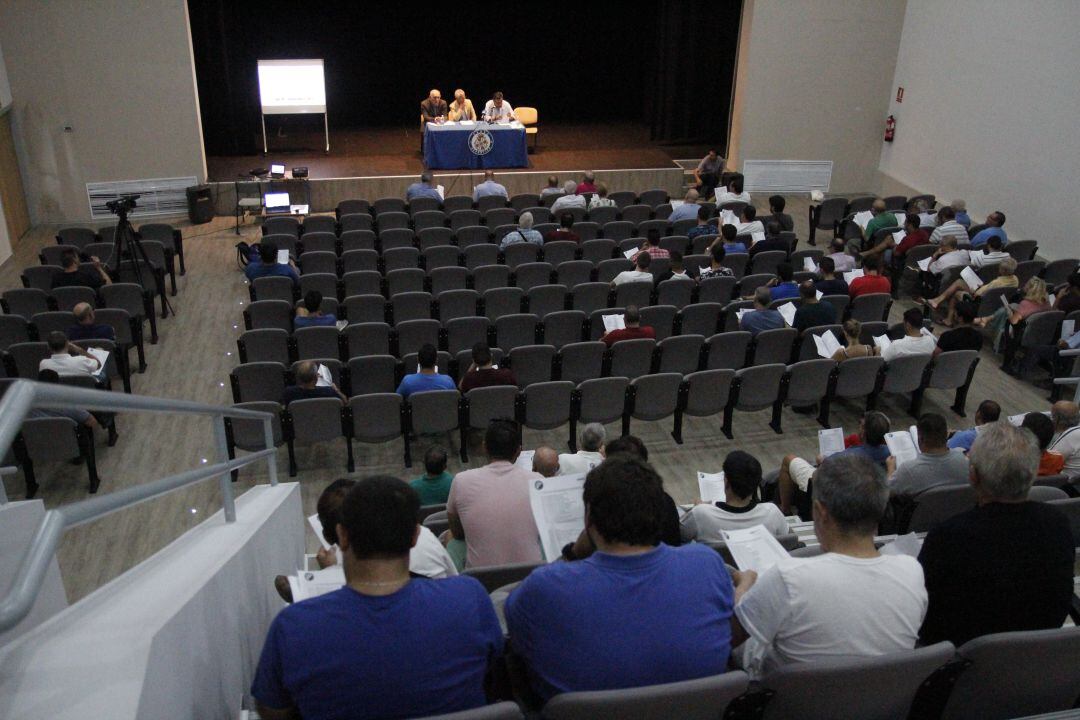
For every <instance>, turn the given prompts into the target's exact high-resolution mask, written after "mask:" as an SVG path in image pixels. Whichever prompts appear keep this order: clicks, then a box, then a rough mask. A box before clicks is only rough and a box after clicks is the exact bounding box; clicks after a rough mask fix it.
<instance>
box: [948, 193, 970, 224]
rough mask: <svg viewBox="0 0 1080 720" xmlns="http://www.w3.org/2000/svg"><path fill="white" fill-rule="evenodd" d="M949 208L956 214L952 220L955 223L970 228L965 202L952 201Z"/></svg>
mask: <svg viewBox="0 0 1080 720" xmlns="http://www.w3.org/2000/svg"><path fill="white" fill-rule="evenodd" d="M949 207H951V208H952V209H953V212H954V213H956V217H955V218H954V219H955V220H956V222H958V223H960V224H961V225H963V226H964V227H965V228H970V227H971V217H970V216H969V215H968V212H967V203H966V202H964V201H963V200H953V201H952V202H951V203H949Z"/></svg>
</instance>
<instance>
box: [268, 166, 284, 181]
mask: <svg viewBox="0 0 1080 720" xmlns="http://www.w3.org/2000/svg"><path fill="white" fill-rule="evenodd" d="M270 176H271V177H276V178H283V177H285V163H270Z"/></svg>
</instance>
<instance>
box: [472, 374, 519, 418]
mask: <svg viewBox="0 0 1080 720" xmlns="http://www.w3.org/2000/svg"><path fill="white" fill-rule="evenodd" d="M517 395H518V389H517V387H516V386H514V385H490V386H487V387H478V388H473V389H472V390H470V391H469V392H467V393H465V396H464V399H465V403H466V406H467V408H468V415H467V417H468V426H469V427H471V428H475V429H486V428H487V426H488V424H489V423H491V421H492V420H495V419H497V418H513V417H514V416H515V415H516V411H515V408H516V403H517Z"/></svg>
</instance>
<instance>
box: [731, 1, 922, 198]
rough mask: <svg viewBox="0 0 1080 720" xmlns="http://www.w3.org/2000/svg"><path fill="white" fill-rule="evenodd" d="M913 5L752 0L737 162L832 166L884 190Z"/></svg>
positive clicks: (744, 45) (850, 181) (746, 20)
mask: <svg viewBox="0 0 1080 720" xmlns="http://www.w3.org/2000/svg"><path fill="white" fill-rule="evenodd" d="M905 5H906V0H744V4H743V25H742V32H741V37H740V41H739V54H738V69H737V71H736V80H735V87H736V95H735V102H734V109H733V114H732V131H731V145H730V148H729V152H728V154H729V156H730V157H731V158H732V160H733V161H734V164H735V166H736V167H742V162H743V161H744V160H746V159H751V160H832V161H833V175H832V186H831V188H830V190H831V192H834V193H850V192H866V191H873V190H876V189H877V187H878V185H879V179H878V175H877V167H878V160H879V156H880V152H881V143H882V140H881V136H882V133H883V131H884V123H885V117H886V115H887V114H888V99H889V88H890V83H891V82H892V77H893V71H894V69H895V66H896V54H897V49H898V47H899V45H900V33H901V30H902V28H903V24H904V8H905Z"/></svg>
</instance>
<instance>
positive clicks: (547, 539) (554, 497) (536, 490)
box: [529, 473, 585, 562]
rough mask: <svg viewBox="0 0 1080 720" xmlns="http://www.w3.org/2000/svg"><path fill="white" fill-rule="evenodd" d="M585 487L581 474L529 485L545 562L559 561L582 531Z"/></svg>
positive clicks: (533, 482) (538, 480)
mask: <svg viewBox="0 0 1080 720" xmlns="http://www.w3.org/2000/svg"><path fill="white" fill-rule="evenodd" d="M584 487H585V474H584V473H580V474H577V475H557V476H555V477H553V478H543V479H537V480H534V481H532V482H531V483H530V485H529V505H530V506H531V507H532V513H533V519H534V520H536V527H537V529H538V530H539V531H540V545H541V547H543V550H544V557H545V558H547V560H548V562H554V561H556V560H558V559H559V558H560V557H562V549H563V546H565V545H566V544H567V543H572V542H574V541H575V540H577V538H578V535H580V534H581V531H582V530H584V529H585V502H584V501H583V500H582V498H581V491H582V489H583V488H584Z"/></svg>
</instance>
